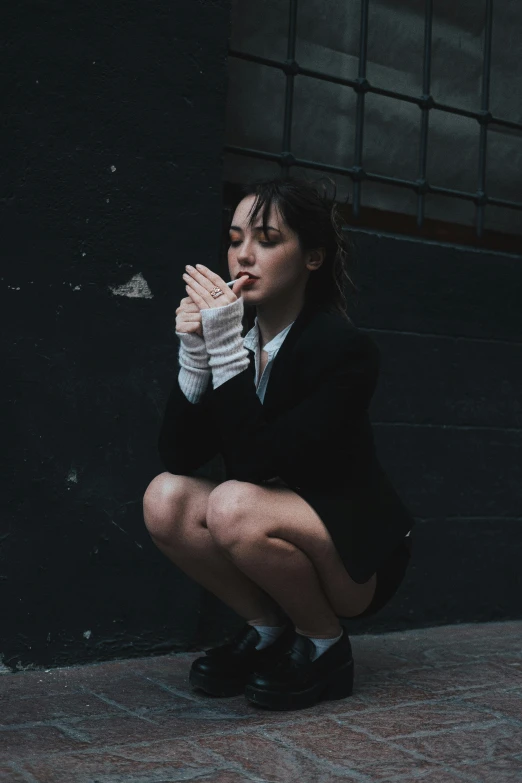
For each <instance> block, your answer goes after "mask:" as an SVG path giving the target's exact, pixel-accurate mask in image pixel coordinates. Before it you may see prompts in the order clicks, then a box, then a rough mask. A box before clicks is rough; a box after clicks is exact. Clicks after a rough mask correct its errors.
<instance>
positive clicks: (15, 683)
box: [0, 621, 522, 783]
mask: <svg viewBox="0 0 522 783" xmlns="http://www.w3.org/2000/svg"><path fill="white" fill-rule="evenodd" d="M348 630H349V626H348ZM351 640H352V647H353V651H354V659H355V688H354V694H353V695H352V696H350V697H348V698H347V699H343V700H341V701H335V702H321V703H320V704H319V705H317V706H316V707H312V708H310V709H306V710H299V711H296V712H271V711H266V710H263V709H262V708H259V707H256V706H254V705H251V704H250V703H248V702H246V701H245V700H244V698H243V697H242V696H236V697H233V698H225V699H222V698H216V697H211V696H207V695H206V694H203V693H201V692H198V691H194V690H192V689H191V687H190V686H189V685H188V682H187V674H188V670H189V667H190V664H191V662H192V661H193V660H194V658H197V657H198V655H200V654H201V653H184V654H171V655H165V656H161V657H153V658H139V659H136V658H135V659H131V660H122V661H110V662H106V663H101V664H90V665H85V666H75V667H66V668H59V669H51V670H46V671H43V670H41V671H25V672H19V673H16V674H12V673H7V674H3V675H2V676H0V697H1V725H0V781H2V782H3V781H7V782H8V783H22V782H23V783H170V782H171V781H191V780H198V781H199V780H201V781H211V782H212V783H255V782H256V781H257V783H262V782H263V781H271V782H272V781H273V782H274V783H276V782H277V781H284V783H291V782H293V781H303V783H333V781H338V782H339V783H340V781H361V782H362V781H368V782H373V781H379V782H380V783H383V781H384V782H386V783H388V782H390V783H391V781H405V782H407V781H414V780H417V781H422V782H423V783H456V782H457V781H468V782H469V783H490V782H491V783H522V621H509V622H495V623H485V624H465V625H464V624H463V625H460V624H459V625H449V626H439V627H435V628H423V629H418V630H413V631H406V632H396V633H387V634H379V635H363V634H359V635H352V636H351Z"/></svg>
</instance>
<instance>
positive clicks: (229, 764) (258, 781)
mask: <svg viewBox="0 0 522 783" xmlns="http://www.w3.org/2000/svg"><path fill="white" fill-rule="evenodd" d="M232 736H235V735H232ZM186 744H187V745H190V746H193V749H194V750H196V751H198V752H200V753H201V750H204V751H205V753H207V754H209V755H210V756H212V757H214V758H215V759H216V761H217V762H218V763H219V769H225V770H229V769H230V770H232V771H234V772H240V773H241V774H242V775H245V776H246V777H248V779H249V780H252V781H254V782H255V783H267V780H266V778H262V777H259V775H256V774H255V773H254V772H252V771H251V770H248V769H246V768H245V767H243V765H242V764H240V763H239V762H237V761H228V760H227V758H226V757H225V756H224V755H223V754H222V753H220V752H219V751H217V750H212V749H211V748H206V747H203V748H202V747H201V745H200V744H199V742H198V741H197V740H188V741H187V743H186ZM223 764H224V765H225V766H223Z"/></svg>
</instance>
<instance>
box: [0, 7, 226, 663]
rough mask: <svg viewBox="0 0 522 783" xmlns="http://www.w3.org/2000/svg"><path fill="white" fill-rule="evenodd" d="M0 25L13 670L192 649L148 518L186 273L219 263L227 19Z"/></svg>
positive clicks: (190, 621) (220, 12)
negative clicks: (145, 511)
mask: <svg viewBox="0 0 522 783" xmlns="http://www.w3.org/2000/svg"><path fill="white" fill-rule="evenodd" d="M0 16H1V17H2V18H1V19H0V28H1V29H2V39H3V40H5V47H4V48H3V49H2V55H1V56H2V62H1V68H0V70H1V71H2V73H3V74H4V77H3V79H2V82H3V84H2V91H3V109H4V110H6V111H5V114H4V119H3V121H2V131H1V132H2V136H1V157H2V164H1V179H0V205H1V214H0V230H1V239H2V273H1V278H2V279H1V283H2V288H1V290H2V312H3V314H4V320H5V322H6V323H5V328H4V330H3V337H2V340H3V349H4V352H7V354H8V357H9V370H8V373H7V374H6V375H5V376H4V382H3V384H2V411H3V413H4V416H5V420H4V421H5V423H6V426H5V427H4V433H5V434H6V435H7V437H5V438H4V449H3V451H4V460H3V470H2V472H1V479H0V480H1V482H2V500H3V513H2V521H1V529H0V591H1V595H0V600H1V618H2V619H1V625H2V631H1V634H0V638H1V642H0V654H1V660H2V661H3V663H4V665H5V666H8V667H9V668H13V669H14V668H17V667H18V668H20V667H24V666H29V665H46V666H47V665H55V664H62V663H72V662H75V661H82V660H96V659H100V658H103V657H111V656H113V655H117V656H125V655H134V654H138V653H140V652H149V651H154V650H162V649H172V648H177V647H179V648H182V649H184V648H185V647H186V645H187V643H188V642H189V640H190V638H191V636H192V634H193V632H194V628H195V627H196V626H197V623H198V618H199V615H198V610H199V594H200V592H199V590H198V589H197V588H196V587H194V585H193V583H191V582H190V581H189V579H188V578H187V577H185V575H184V574H182V573H181V572H180V571H178V570H177V569H175V568H174V566H172V565H171V564H170V563H169V561H167V560H166V558H165V557H164V556H163V555H162V554H160V553H159V552H158V550H157V549H156V547H155V546H154V545H153V544H152V542H151V540H150V537H149V536H148V533H147V532H146V529H145V527H144V524H143V516H142V505H141V504H142V497H143V493H144V491H145V488H146V487H147V485H148V483H149V482H150V480H151V479H152V478H153V477H154V475H156V474H157V473H158V472H160V471H161V470H163V467H162V465H161V464H160V461H159V457H158V455H157V452H156V439H157V433H158V428H159V421H160V416H161V411H162V408H163V404H164V401H165V399H166V395H167V393H168V390H169V387H170V384H171V382H172V378H173V367H174V364H175V353H174V346H175V336H174V323H175V309H176V307H177V305H178V304H179V300H180V299H181V297H182V296H185V290H184V287H183V281H182V280H181V274H182V272H183V271H184V270H183V267H184V265H185V263H187V262H189V261H192V262H194V261H201V262H202V263H204V264H207V265H212V264H213V263H214V260H215V258H216V255H217V252H218V249H219V241H220V229H221V223H220V221H221V203H222V196H221V188H222V147H223V125H224V115H225V96H226V86H227V72H226V50H227V44H228V37H229V7H228V0H212V1H210V0H176V2H174V3H173V2H164V1H163V0H159V2H156V3H140V2H137V3H136V2H134V3H131V2H125V1H122V0H119V1H118V0H115V2H112V3H102V2H100V1H99V0H94V1H93V2H89V3H84V2H73V3H65V2H59V3H58V2H47V3H41V2H27V0H21V2H18V3H11V4H4V5H3V9H2V11H1V12H0ZM6 74H7V75H8V78H6V77H5V75H6Z"/></svg>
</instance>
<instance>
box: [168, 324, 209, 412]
mask: <svg viewBox="0 0 522 783" xmlns="http://www.w3.org/2000/svg"><path fill="white" fill-rule="evenodd" d="M176 334H177V336H178V337H179V367H180V369H179V374H178V383H179V387H180V389H181V391H182V392H183V394H184V395H185V397H186V398H187V399H188V400H189V401H190V402H192V403H196V402H199V400H200V399H201V397H202V396H203V394H204V393H205V390H206V388H207V386H208V382H209V379H210V375H211V370H210V367H209V364H208V352H207V349H206V346H205V341H204V339H203V338H202V337H200V336H199V334H194V333H192V332H191V333H189V332H176Z"/></svg>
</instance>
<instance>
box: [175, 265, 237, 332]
mask: <svg viewBox="0 0 522 783" xmlns="http://www.w3.org/2000/svg"><path fill="white" fill-rule="evenodd" d="M185 269H186V272H185V274H184V275H183V280H184V281H185V283H186V285H185V288H186V290H187V294H188V296H186V297H184V298H183V299H182V300H181V302H180V305H179V307H178V308H177V309H176V331H177V332H187V333H189V334H190V333H192V334H199V336H200V337H203V328H202V325H201V310H205V309H206V308H209V307H223V306H225V305H228V304H231V303H232V302H235V301H236V300H237V299H238V294H240V293H241V289H242V288H243V286H244V284H245V283H246V281H247V280H248V278H247V277H240V278H239V279H238V280H237V281H236V282H235V283H234V285H233V286H232V287H229V286H228V285H227V284H226V283H225V281H224V280H223V278H222V277H220V276H219V275H217V274H216V273H215V272H212V271H211V270H210V269H207V267H206V266H203V265H202V264H196V268H194V267H193V266H190V265H187V266H186V267H185ZM215 287H218V288H220V289H221V290H222V291H223V293H222V294H221V295H220V296H218V297H216V298H215V299H214V297H213V296H211V293H210V292H211V291H212V290H213V289H214V288H215ZM232 289H233V290H232Z"/></svg>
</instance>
